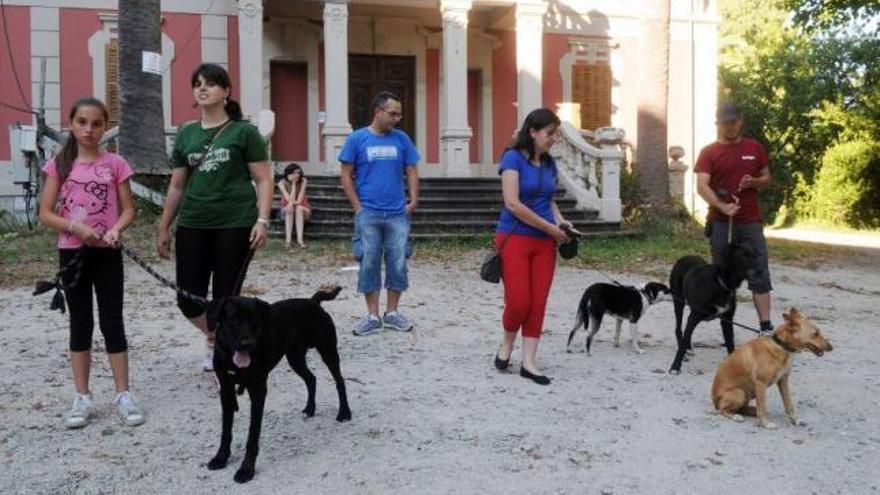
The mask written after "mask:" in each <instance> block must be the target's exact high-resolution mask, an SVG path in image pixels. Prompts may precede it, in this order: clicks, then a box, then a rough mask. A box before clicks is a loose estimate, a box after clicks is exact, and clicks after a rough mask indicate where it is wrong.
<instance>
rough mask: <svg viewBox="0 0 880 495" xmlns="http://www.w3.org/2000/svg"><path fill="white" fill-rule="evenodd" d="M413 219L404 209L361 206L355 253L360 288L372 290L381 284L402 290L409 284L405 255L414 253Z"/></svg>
mask: <svg viewBox="0 0 880 495" xmlns="http://www.w3.org/2000/svg"><path fill="white" fill-rule="evenodd" d="M409 231H410V223H409V217H407V216H406V214H405V213H399V214H393V213H384V212H381V211H375V210H368V209H367V208H362V209H361V211H359V212H358V213H356V214H355V216H354V237H352V248H353V251H354V257H355V258H356V259H357V260H358V261H359V262H360V271H359V272H358V288H357V290H358V292H360V293H362V294H369V293H371V292H376V291H378V290H379V289H380V288H381V287H382V260H383V259H384V260H385V288H386V289H390V290H395V291H398V292H403V291H405V290H406V289H407V288H408V287H409V278H408V276H407V267H406V259H407V258H409V257H410V256H411V254H412V247H411V244H410V242H409Z"/></svg>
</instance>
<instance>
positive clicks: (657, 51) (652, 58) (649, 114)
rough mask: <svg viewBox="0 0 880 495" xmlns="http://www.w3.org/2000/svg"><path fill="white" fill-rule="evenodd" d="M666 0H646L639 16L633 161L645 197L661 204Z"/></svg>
mask: <svg viewBox="0 0 880 495" xmlns="http://www.w3.org/2000/svg"><path fill="white" fill-rule="evenodd" d="M669 2H670V0H645V1H643V2H642V3H643V4H645V10H644V12H643V14H642V19H641V37H640V41H639V57H640V63H639V66H640V67H641V78H640V80H639V108H638V112H639V113H638V134H637V140H638V142H637V146H638V148H637V150H636V165H637V167H638V168H637V170H638V173H639V177H640V181H641V186H642V192H643V194H644V197H645V200H646V201H647V202H648V203H650V204H652V205H654V206H661V207H662V206H663V205H665V203H666V199H667V197H668V196H669V175H668V174H669V173H668V170H667V169H668V165H667V155H666V153H667V149H666V148H667V131H668V122H667V105H668V102H669Z"/></svg>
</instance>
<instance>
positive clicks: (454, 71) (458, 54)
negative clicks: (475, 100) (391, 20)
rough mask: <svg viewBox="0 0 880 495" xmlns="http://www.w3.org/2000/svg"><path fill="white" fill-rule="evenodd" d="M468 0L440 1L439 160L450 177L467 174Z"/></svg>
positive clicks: (468, 148) (465, 175) (468, 140)
mask: <svg viewBox="0 0 880 495" xmlns="http://www.w3.org/2000/svg"><path fill="white" fill-rule="evenodd" d="M472 3H473V2H472V0H440V13H441V14H442V15H443V97H442V99H441V104H442V105H443V112H441V114H442V115H443V122H442V123H441V127H440V163H442V164H443V165H444V166H445V167H446V175H447V176H450V177H467V176H469V175H470V174H471V171H470V138H471V135H472V134H473V133H472V132H471V128H470V127H468V96H467V86H468V85H467V55H468V48H467V41H468V40H467V37H468V32H467V25H468V12H469V11H470V9H471V4H472Z"/></svg>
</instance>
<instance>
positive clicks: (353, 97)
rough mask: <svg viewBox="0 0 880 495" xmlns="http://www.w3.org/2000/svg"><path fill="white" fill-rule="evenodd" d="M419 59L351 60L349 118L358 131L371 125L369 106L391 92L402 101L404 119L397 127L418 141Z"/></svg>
mask: <svg viewBox="0 0 880 495" xmlns="http://www.w3.org/2000/svg"><path fill="white" fill-rule="evenodd" d="M415 78H416V58H415V57H409V56H397V55H358V54H350V55H349V56H348V105H349V106H348V117H349V120H350V121H351V126H352V128H354V129H359V128H361V127H365V126H368V125H370V122H372V121H373V113H372V112H371V111H370V102H371V101H372V100H373V97H374V96H376V94H377V93H379V92H380V91H391V92H392V93H395V94H397V95H398V96H400V98H401V100H402V101H401V103H402V104H403V119H401V121H400V123H399V124H397V127H398V128H399V129H401V130H403V131H404V132H406V133H407V134H408V135H409V137H410V138H411V139H412V140H413V141H415V137H416V117H415V108H416V91H415Z"/></svg>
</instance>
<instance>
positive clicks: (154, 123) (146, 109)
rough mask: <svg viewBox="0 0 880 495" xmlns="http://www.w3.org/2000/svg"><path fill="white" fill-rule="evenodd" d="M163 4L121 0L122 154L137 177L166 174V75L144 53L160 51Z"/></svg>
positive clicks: (120, 84)
mask: <svg viewBox="0 0 880 495" xmlns="http://www.w3.org/2000/svg"><path fill="white" fill-rule="evenodd" d="M159 5H160V0H119V109H120V114H121V118H120V125H119V152H120V154H121V155H123V156H124V157H125V158H126V159H127V160H128V161H129V162H130V163H131V165H132V168H133V169H134V171H135V172H136V173H139V174H144V173H147V174H149V173H157V172H160V171H164V170H166V166H165V165H166V161H167V155H166V153H165V125H164V116H163V113H162V75H161V74H155V73H152V72H145V71H144V70H143V69H144V67H143V65H142V64H143V60H144V57H143V53H144V52H152V53H162V29H161V26H160V21H161V17H160V13H159V12H160V9H159Z"/></svg>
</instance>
